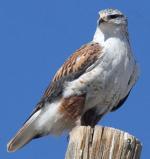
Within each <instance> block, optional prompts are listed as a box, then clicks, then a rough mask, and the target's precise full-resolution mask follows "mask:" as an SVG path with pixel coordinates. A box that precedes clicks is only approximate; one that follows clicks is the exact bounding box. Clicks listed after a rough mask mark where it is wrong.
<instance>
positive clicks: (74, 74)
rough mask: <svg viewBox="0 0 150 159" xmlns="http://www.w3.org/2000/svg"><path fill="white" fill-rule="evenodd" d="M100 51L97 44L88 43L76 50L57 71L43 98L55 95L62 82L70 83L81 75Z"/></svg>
mask: <svg viewBox="0 0 150 159" xmlns="http://www.w3.org/2000/svg"><path fill="white" fill-rule="evenodd" d="M101 50H102V48H101V46H100V45H99V44H98V43H89V44H87V45H84V46H83V47H81V48H80V49H79V50H77V51H76V52H75V53H74V54H73V55H72V56H71V57H70V58H69V59H68V60H67V61H66V62H65V63H64V64H63V65H62V67H61V68H60V69H59V70H58V71H57V73H56V74H55V76H54V78H53V80H52V83H51V84H50V86H49V87H48V88H47V90H46V91H45V94H44V97H49V96H51V95H52V94H53V92H55V93H56V94H57V92H56V89H57V88H60V87H61V86H60V85H62V83H63V82H64V81H72V80H74V79H76V78H78V77H79V76H80V75H81V74H83V73H84V72H85V71H86V69H87V68H88V67H89V66H91V65H92V64H93V63H94V62H95V61H96V60H97V58H98V57H99V55H100V52H101ZM78 58H79V60H78ZM59 83H61V84H59ZM59 93H60V92H59ZM57 95H58V94H57Z"/></svg>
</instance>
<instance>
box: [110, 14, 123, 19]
mask: <svg viewBox="0 0 150 159" xmlns="http://www.w3.org/2000/svg"><path fill="white" fill-rule="evenodd" d="M119 17H120V18H121V17H123V15H120V14H114V15H109V16H108V19H115V18H119Z"/></svg>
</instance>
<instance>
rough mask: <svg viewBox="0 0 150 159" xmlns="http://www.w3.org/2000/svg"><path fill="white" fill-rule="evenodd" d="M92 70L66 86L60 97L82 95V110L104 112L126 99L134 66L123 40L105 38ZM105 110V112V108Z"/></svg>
mask: <svg viewBox="0 0 150 159" xmlns="http://www.w3.org/2000/svg"><path fill="white" fill-rule="evenodd" d="M102 52H103V53H102V54H101V57H100V58H99V59H98V61H97V62H96V63H95V64H93V65H95V67H93V69H92V70H90V71H87V72H86V73H84V74H83V75H82V76H81V77H80V78H78V79H76V80H74V81H72V82H69V83H67V86H66V88H65V90H64V96H65V97H68V96H71V95H73V94H83V93H84V92H85V93H86V102H85V111H87V110H88V109H90V108H92V107H95V106H96V107H98V109H99V113H104V112H105V111H106V110H107V112H108V111H110V110H111V109H112V107H114V106H116V105H117V104H118V103H119V101H120V100H121V99H123V98H124V97H126V96H127V94H128V93H129V91H130V89H131V88H132V87H133V85H134V83H135V81H136V78H137V71H136V69H137V67H136V64H135V60H134V58H133V56H132V54H131V50H130V46H129V43H128V41H127V39H125V38H123V39H120V38H114V37H112V38H109V39H107V40H106V41H105V42H104V43H103V50H102ZM108 107H109V109H108Z"/></svg>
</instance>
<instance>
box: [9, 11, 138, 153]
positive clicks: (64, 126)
mask: <svg viewBox="0 0 150 159" xmlns="http://www.w3.org/2000/svg"><path fill="white" fill-rule="evenodd" d="M99 15H100V16H99V19H98V22H97V29H96V32H95V34H94V38H93V40H92V41H91V42H89V43H87V44H86V45H84V46H82V47H81V48H80V49H79V50H77V51H76V52H75V53H74V54H73V55H71V57H70V58H69V59H68V60H67V61H66V62H65V63H64V64H63V65H62V66H61V68H60V69H59V70H58V71H57V73H56V74H55V76H54V78H53V80H52V81H51V83H50V85H49V86H48V88H47V89H46V91H45V93H44V95H43V97H42V98H41V100H40V102H39V103H38V104H37V106H36V108H35V109H34V111H33V113H32V114H31V116H30V117H29V119H28V120H27V121H26V122H25V124H24V125H23V127H22V128H21V129H20V130H19V131H18V133H17V134H16V135H15V137H14V138H13V139H12V140H11V141H10V142H9V143H8V145H7V146H8V151H16V150H17V149H19V148H21V147H23V146H24V145H25V144H26V143H28V142H29V141H30V140H32V139H35V138H38V137H41V136H45V135H48V134H56V135H57V134H61V133H62V132H64V131H65V130H67V131H70V130H71V129H72V128H74V127H75V126H77V125H90V126H95V125H96V124H97V122H98V121H99V120H100V119H101V118H102V117H103V116H104V115H105V114H106V113H108V112H112V111H114V110H116V109H118V108H119V107H120V106H121V105H122V104H123V103H124V102H125V100H126V99H127V97H128V95H129V93H130V91H131V89H132V87H133V86H134V84H135V82H136V80H137V78H138V67H137V63H136V61H135V58H134V56H133V54H132V51H131V46H130V42H129V36H128V28H127V18H126V16H124V14H123V13H121V12H120V11H119V10H117V9H105V10H102V11H100V12H99Z"/></svg>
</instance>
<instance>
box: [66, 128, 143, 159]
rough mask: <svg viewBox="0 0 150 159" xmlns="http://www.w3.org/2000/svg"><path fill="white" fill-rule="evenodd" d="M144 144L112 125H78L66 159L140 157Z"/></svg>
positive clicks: (71, 139) (72, 136)
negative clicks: (111, 126)
mask: <svg viewBox="0 0 150 159" xmlns="http://www.w3.org/2000/svg"><path fill="white" fill-rule="evenodd" d="M141 150H142V145H141V143H140V141H139V140H138V139H136V138H135V137H134V136H132V135H130V134H128V133H127V132H123V131H121V130H117V129H114V128H110V127H102V126H95V128H91V127H89V126H80V127H76V128H74V129H73V130H72V132H71V133H70V140H69V144H68V149H67V152H66V157H65V159H140V154H141Z"/></svg>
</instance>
